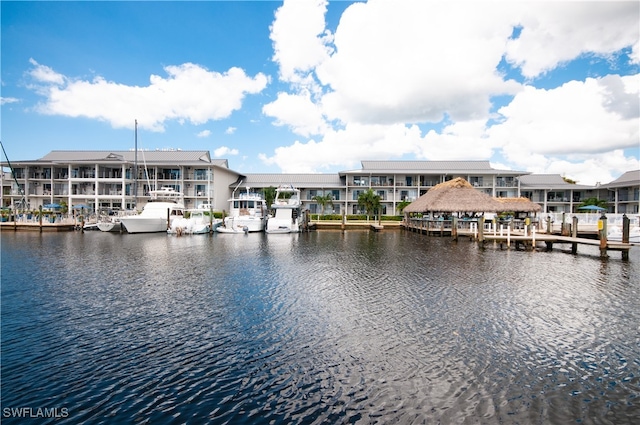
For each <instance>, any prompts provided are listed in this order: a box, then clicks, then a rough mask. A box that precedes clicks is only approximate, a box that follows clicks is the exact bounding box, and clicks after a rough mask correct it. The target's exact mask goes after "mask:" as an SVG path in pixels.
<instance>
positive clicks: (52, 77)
mask: <svg viewBox="0 0 640 425" xmlns="http://www.w3.org/2000/svg"><path fill="white" fill-rule="evenodd" d="M29 63H30V64H31V65H33V68H32V69H31V70H30V71H29V75H30V76H31V77H32V78H33V79H34V80H36V81H38V82H39V83H44V84H57V85H62V84H64V83H65V81H66V78H65V77H64V75H62V74H58V73H57V72H55V71H54V70H53V69H51V68H49V67H48V66H45V65H40V64H39V63H38V62H36V60H35V59H33V58H30V59H29Z"/></svg>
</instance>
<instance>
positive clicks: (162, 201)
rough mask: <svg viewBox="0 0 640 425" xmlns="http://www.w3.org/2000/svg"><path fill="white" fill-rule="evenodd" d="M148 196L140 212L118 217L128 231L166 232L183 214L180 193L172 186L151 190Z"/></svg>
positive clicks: (182, 202)
mask: <svg viewBox="0 0 640 425" xmlns="http://www.w3.org/2000/svg"><path fill="white" fill-rule="evenodd" d="M150 196H151V199H149V201H148V202H147V204H146V205H145V206H144V208H143V209H142V212H141V213H140V214H138V215H132V216H127V217H121V218H120V222H121V223H122V225H123V226H124V228H125V230H126V231H127V232H128V233H156V232H166V231H167V229H169V228H171V223H172V222H173V221H174V220H176V219H180V218H182V217H183V216H184V201H183V196H182V193H180V192H177V191H176V190H175V189H174V188H172V187H167V186H164V187H162V188H160V189H159V190H152V191H151V192H150Z"/></svg>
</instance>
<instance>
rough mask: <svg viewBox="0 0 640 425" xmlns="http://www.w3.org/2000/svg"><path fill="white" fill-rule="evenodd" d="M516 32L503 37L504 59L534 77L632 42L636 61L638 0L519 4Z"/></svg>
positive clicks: (630, 44) (639, 7) (639, 10)
mask: <svg viewBox="0 0 640 425" xmlns="http://www.w3.org/2000/svg"><path fill="white" fill-rule="evenodd" d="M521 6H522V11H521V18H520V22H519V23H520V25H522V32H521V33H520V36H519V37H517V38H516V39H514V40H510V41H509V42H508V43H507V60H508V61H509V62H511V63H513V64H515V65H517V66H519V67H521V69H522V74H523V75H524V76H525V77H530V78H532V77H536V76H538V75H540V74H542V73H545V72H547V71H549V70H552V69H554V68H556V67H557V66H558V64H561V63H563V62H567V61H570V60H572V59H575V58H577V57H578V56H580V55H581V54H584V53H589V54H595V55H601V56H609V55H611V54H612V53H613V52H617V51H619V50H621V49H623V48H625V47H632V49H633V51H634V54H633V55H632V57H631V58H630V60H631V61H632V62H635V63H639V62H640V57H639V53H638V50H639V47H638V46H639V43H640V41H639V31H640V26H639V25H638V15H639V13H640V6H639V3H638V2H635V1H634V2H627V1H622V2H605V1H557V2H538V3H535V2H534V3H523V4H521Z"/></svg>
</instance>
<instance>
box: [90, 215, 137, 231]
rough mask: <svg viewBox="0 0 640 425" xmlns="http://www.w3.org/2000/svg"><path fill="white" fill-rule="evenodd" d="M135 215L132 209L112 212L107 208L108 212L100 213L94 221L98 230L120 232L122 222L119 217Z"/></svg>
mask: <svg viewBox="0 0 640 425" xmlns="http://www.w3.org/2000/svg"><path fill="white" fill-rule="evenodd" d="M130 215H135V212H134V211H116V212H113V211H111V210H109V212H108V213H107V212H104V213H102V214H100V216H99V217H98V221H97V222H96V227H97V228H98V230H100V231H102V232H113V233H121V232H123V231H124V229H123V228H122V222H121V221H120V219H121V218H122V217H126V216H130Z"/></svg>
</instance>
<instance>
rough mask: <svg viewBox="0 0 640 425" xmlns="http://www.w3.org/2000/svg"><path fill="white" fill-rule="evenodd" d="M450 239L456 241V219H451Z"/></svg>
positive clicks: (454, 217)
mask: <svg viewBox="0 0 640 425" xmlns="http://www.w3.org/2000/svg"><path fill="white" fill-rule="evenodd" d="M451 238H452V239H453V240H454V241H456V242H457V241H458V217H456V216H453V217H451Z"/></svg>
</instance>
